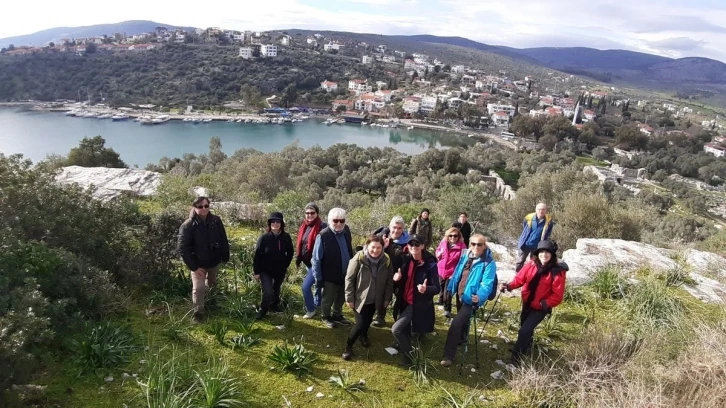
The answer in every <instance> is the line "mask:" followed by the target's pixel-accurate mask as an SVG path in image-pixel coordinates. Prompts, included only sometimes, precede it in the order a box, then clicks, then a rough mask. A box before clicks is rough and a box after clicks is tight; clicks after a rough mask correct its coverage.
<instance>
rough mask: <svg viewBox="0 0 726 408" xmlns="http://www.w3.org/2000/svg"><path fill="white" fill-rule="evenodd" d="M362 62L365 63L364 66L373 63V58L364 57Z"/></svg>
mask: <svg viewBox="0 0 726 408" xmlns="http://www.w3.org/2000/svg"><path fill="white" fill-rule="evenodd" d="M361 62H362V63H364V64H370V63H372V62H373V57H370V56H368V55H364V56H363V58H362V59H361Z"/></svg>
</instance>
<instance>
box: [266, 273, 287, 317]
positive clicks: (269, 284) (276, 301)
mask: <svg viewBox="0 0 726 408" xmlns="http://www.w3.org/2000/svg"><path fill="white" fill-rule="evenodd" d="M284 280H285V275H282V276H280V277H275V276H272V275H268V274H266V273H260V284H261V285H262V303H261V304H260V312H262V313H267V311H268V310H270V308H271V307H272V308H276V307H279V306H280V287H281V286H282V282H283V281H284Z"/></svg>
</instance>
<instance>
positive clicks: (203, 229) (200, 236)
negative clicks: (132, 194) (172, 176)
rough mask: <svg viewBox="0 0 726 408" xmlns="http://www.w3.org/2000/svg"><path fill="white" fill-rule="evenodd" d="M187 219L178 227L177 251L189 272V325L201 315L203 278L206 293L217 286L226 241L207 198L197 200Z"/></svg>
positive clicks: (224, 255) (218, 219) (227, 242)
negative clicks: (192, 312) (192, 313)
mask: <svg viewBox="0 0 726 408" xmlns="http://www.w3.org/2000/svg"><path fill="white" fill-rule="evenodd" d="M192 207H193V208H192V209H191V211H190V213H189V218H188V219H187V220H186V221H184V223H183V224H182V225H181V227H179V236H178V239H177V247H176V248H177V252H178V253H179V255H181V258H182V260H183V261H184V264H185V265H186V266H187V268H189V270H190V271H191V276H192V302H193V304H194V316H193V317H192V322H193V323H195V324H196V323H199V322H201V320H202V317H203V316H204V296H205V292H206V285H205V282H204V281H205V279H206V281H207V285H208V286H209V289H210V291H211V290H213V289H214V288H215V287H216V286H217V272H218V271H219V264H220V263H221V262H228V261H229V241H227V233H226V232H225V230H224V225H223V224H222V219H221V218H219V217H217V216H216V215H214V214H212V213H211V212H210V211H209V199H208V198H207V197H197V198H196V199H195V200H194V201H193V202H192Z"/></svg>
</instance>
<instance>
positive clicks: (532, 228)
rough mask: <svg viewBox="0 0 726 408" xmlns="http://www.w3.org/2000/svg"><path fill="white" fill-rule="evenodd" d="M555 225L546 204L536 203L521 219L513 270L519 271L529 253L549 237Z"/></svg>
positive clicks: (527, 258)
mask: <svg viewBox="0 0 726 408" xmlns="http://www.w3.org/2000/svg"><path fill="white" fill-rule="evenodd" d="M554 227H555V223H554V221H552V217H551V216H550V215H549V214H547V204H545V203H538V204H537V207H536V208H535V212H533V213H531V214H527V215H526V216H525V217H524V221H522V235H520V236H519V241H518V242H517V249H518V251H517V262H516V264H515V271H516V272H519V270H520V269H522V266H524V263H525V262H527V261H528V260H529V257H530V255H531V254H532V252H534V251H535V250H536V249H537V245H539V243H540V241H546V240H548V239H550V235H551V234H552V229H553V228H554Z"/></svg>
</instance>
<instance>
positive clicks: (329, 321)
mask: <svg viewBox="0 0 726 408" xmlns="http://www.w3.org/2000/svg"><path fill="white" fill-rule="evenodd" d="M323 324H324V325H325V327H327V328H328V329H333V328H335V326H337V325H336V324H335V321H333V319H331V318H329V317H323Z"/></svg>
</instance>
